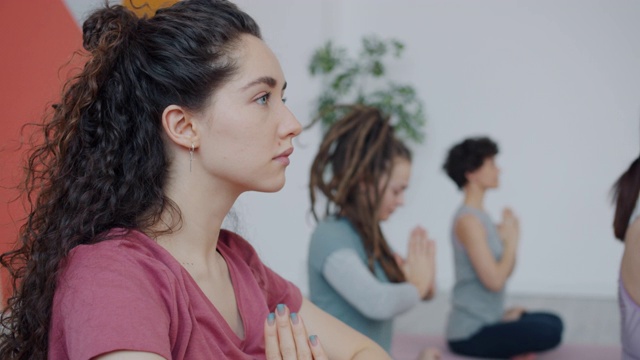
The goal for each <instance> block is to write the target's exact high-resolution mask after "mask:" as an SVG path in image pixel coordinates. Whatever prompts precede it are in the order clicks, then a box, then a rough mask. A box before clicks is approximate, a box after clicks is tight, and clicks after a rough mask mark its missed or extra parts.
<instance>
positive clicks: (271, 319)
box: [267, 313, 276, 325]
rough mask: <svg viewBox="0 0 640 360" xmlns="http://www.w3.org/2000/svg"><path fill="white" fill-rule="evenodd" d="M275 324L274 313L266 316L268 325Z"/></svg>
mask: <svg viewBox="0 0 640 360" xmlns="http://www.w3.org/2000/svg"><path fill="white" fill-rule="evenodd" d="M275 322H276V314H274V313H269V316H267V324H269V325H273V324H275Z"/></svg>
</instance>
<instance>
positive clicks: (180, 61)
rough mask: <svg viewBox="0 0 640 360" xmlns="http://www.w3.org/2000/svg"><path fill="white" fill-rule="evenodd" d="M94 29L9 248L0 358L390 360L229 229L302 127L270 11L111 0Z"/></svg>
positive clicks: (221, 3)
mask: <svg viewBox="0 0 640 360" xmlns="http://www.w3.org/2000/svg"><path fill="white" fill-rule="evenodd" d="M83 37H84V39H83V40H84V44H83V45H84V48H85V49H86V50H87V54H86V55H87V61H86V64H85V65H84V68H83V69H82V71H81V72H80V73H79V75H78V76H77V77H75V78H74V79H72V80H71V81H70V82H69V83H68V84H67V86H66V87H65V89H64V90H63V94H62V97H61V100H60V102H59V104H57V106H56V107H55V111H54V112H53V115H52V116H51V117H48V118H46V119H45V122H44V123H43V124H42V128H43V133H42V136H41V137H40V138H41V139H42V143H39V144H34V148H33V149H31V151H30V157H29V162H28V164H27V171H28V173H27V177H26V181H25V191H26V196H27V198H28V200H30V202H29V204H30V208H29V209H30V212H29V214H28V218H27V221H26V222H25V224H24V226H23V227H22V230H21V233H20V242H19V244H18V246H17V247H16V249H15V250H14V251H12V252H9V253H6V254H4V255H2V257H1V261H2V265H3V266H6V267H7V268H8V269H9V270H10V271H11V274H12V276H13V284H14V294H13V296H12V297H11V298H10V299H9V301H8V308H7V309H6V310H5V312H4V313H3V314H2V321H1V324H2V326H3V331H1V332H0V359H3V360H17V359H20V360H22V359H30V360H31V359H61V360H62V359H81V360H86V359H94V360H95V359H99V360H102V359H105V360H107V359H119V360H125V359H132V360H133V359H137V360H142V359H145V360H153V359H158V360H160V359H167V360H169V359H172V360H181V359H216V360H218V359H233V360H243V359H244V360H249V359H251V360H255V359H268V360H282V359H287V360H290V359H316V360H321V359H328V358H331V359H389V356H388V355H387V354H386V353H385V352H384V351H383V349H382V348H380V347H379V346H378V345H377V344H375V343H374V342H373V341H371V340H369V339H367V338H366V337H364V336H362V335H361V334H359V333H357V332H356V331H354V330H353V329H351V328H349V327H348V326H345V325H344V324H343V323H341V322H340V321H338V320H336V319H334V318H333V317H331V316H330V315H328V314H327V313H325V312H323V311H322V310H320V309H318V308H317V307H316V306H314V305H313V304H312V303H311V302H310V301H308V300H305V299H304V298H303V297H302V295H301V293H300V290H299V289H298V288H297V287H296V286H295V285H294V284H292V283H290V282H288V281H286V280H285V279H283V278H282V277H280V276H278V275H277V274H276V273H275V272H273V271H272V270H271V269H269V268H268V267H267V266H266V265H264V264H263V263H262V261H261V260H260V258H259V256H258V254H257V253H256V251H255V250H254V249H253V247H252V246H251V245H250V244H249V242H247V241H246V240H245V239H243V238H242V237H240V236H239V235H237V234H235V233H233V232H230V231H226V230H224V229H222V222H223V219H224V218H225V215H226V214H227V213H228V212H229V209H230V208H231V207H232V205H233V203H234V202H235V200H236V199H237V197H238V196H239V195H240V194H242V193H244V192H247V191H260V192H276V191H278V190H280V189H281V188H282V187H283V186H284V183H285V170H286V168H287V166H288V165H289V161H290V159H289V155H291V153H292V151H293V146H292V139H293V138H294V137H295V136H297V135H298V134H299V133H300V131H301V127H300V123H299V122H298V121H297V120H296V118H295V117H294V116H293V114H292V113H291V112H290V111H289V109H288V108H287V106H286V105H285V103H284V90H285V87H286V85H287V83H286V81H285V77H284V73H283V71H282V69H281V67H280V63H279V62H278V59H277V58H276V57H275V55H274V54H273V52H272V51H271V50H270V49H269V47H268V46H267V45H266V44H265V43H264V42H263V41H262V39H261V35H260V29H259V27H258V25H257V24H256V23H255V21H254V20H253V19H252V18H251V17H250V16H249V15H247V14H246V13H244V12H243V11H241V10H240V9H238V8H237V7H236V6H235V5H234V4H232V3H230V2H228V1H225V0H183V1H180V2H178V3H176V4H175V5H173V6H172V7H169V8H166V9H162V10H160V11H158V13H157V14H156V15H155V16H153V17H151V18H142V19H138V18H137V17H136V16H135V15H134V14H133V13H132V12H131V11H129V10H127V9H126V8H124V7H122V6H109V5H106V6H105V7H104V8H102V9H99V10H97V11H95V12H94V13H93V14H91V15H90V16H89V18H88V20H87V21H85V23H84V25H83ZM303 319H304V321H303ZM307 331H309V333H307ZM307 334H309V335H311V336H308V335H307ZM312 334H313V335H312ZM316 335H317V336H316Z"/></svg>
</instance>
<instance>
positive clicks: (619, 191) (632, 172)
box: [612, 157, 640, 241]
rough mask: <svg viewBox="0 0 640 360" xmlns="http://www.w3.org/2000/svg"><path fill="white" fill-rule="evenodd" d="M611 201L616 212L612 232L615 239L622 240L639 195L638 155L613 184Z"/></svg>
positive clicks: (639, 165) (639, 173)
mask: <svg viewBox="0 0 640 360" xmlns="http://www.w3.org/2000/svg"><path fill="white" fill-rule="evenodd" d="M612 195H613V196H612V198H613V203H614V205H615V206H616V212H615V215H614V217H613V233H614V235H615V236H616V238H617V239H619V240H620V241H624V236H625V234H626V233H627V228H628V227H629V221H630V220H631V215H633V209H634V208H635V207H636V203H637V202H638V196H639V195H640V157H638V158H636V159H635V160H634V161H633V162H632V163H631V165H629V168H628V169H627V170H626V171H625V172H624V173H623V174H622V175H620V178H618V180H617V181H616V183H615V184H614V185H613V189H612Z"/></svg>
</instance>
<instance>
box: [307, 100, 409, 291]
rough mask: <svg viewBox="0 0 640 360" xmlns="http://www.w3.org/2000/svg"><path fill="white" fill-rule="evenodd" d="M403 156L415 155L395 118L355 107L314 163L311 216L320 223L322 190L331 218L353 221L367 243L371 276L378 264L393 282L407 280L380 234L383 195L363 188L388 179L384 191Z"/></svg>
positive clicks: (330, 133)
mask: <svg viewBox="0 0 640 360" xmlns="http://www.w3.org/2000/svg"><path fill="white" fill-rule="evenodd" d="M398 157H399V158H402V159H405V160H407V161H411V152H410V151H409V149H408V148H407V147H406V146H405V145H404V143H402V141H400V140H399V139H397V138H396V137H395V135H394V130H393V127H392V126H391V124H390V123H389V118H388V117H386V116H384V115H383V114H382V112H380V110H379V109H377V108H373V107H365V106H355V107H354V108H353V110H352V111H351V112H350V113H348V114H347V115H346V116H344V117H343V118H342V119H340V120H338V121H337V122H335V123H334V124H333V125H332V126H331V127H330V128H329V129H328V130H327V133H326V134H325V136H324V139H323V140H322V143H321V144H320V148H319V150H318V153H317V154H316V157H315V159H314V160H313V165H312V166H311V180H310V182H309V195H310V197H311V212H312V214H313V216H314V218H315V219H316V221H317V220H318V215H317V213H316V210H315V204H316V190H319V191H320V192H321V193H322V194H323V195H324V196H325V197H326V198H327V204H326V208H325V216H329V215H340V216H344V217H346V218H347V219H349V221H350V222H351V223H352V224H353V226H354V227H355V229H356V231H357V232H358V233H359V235H360V237H361V239H362V242H363V245H364V249H365V253H366V254H367V260H368V267H369V269H370V270H371V272H373V269H374V264H375V261H378V262H379V263H380V265H381V266H382V269H383V270H384V272H385V274H386V275H387V278H388V279H389V280H390V281H392V282H402V281H405V278H404V273H403V272H402V270H401V269H400V268H399V267H398V264H397V263H396V261H395V258H394V256H393V251H392V250H391V247H390V246H389V244H388V243H387V241H386V239H385V238H384V235H383V234H382V230H381V229H380V223H379V221H378V209H379V207H380V203H381V193H380V192H378V191H374V192H373V195H374V196H373V198H372V196H370V195H371V194H370V192H368V191H362V188H363V185H364V187H365V188H374V189H378V183H379V181H380V179H382V178H384V177H385V175H387V176H386V178H387V183H385V184H384V187H383V190H382V192H384V189H386V187H387V185H388V179H389V176H388V175H389V174H391V171H392V166H393V160H394V159H396V158H398Z"/></svg>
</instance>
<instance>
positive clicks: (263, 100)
mask: <svg viewBox="0 0 640 360" xmlns="http://www.w3.org/2000/svg"><path fill="white" fill-rule="evenodd" d="M269 95H271V94H264V95H262V96H260V97H259V98H258V99H257V100H256V102H257V103H258V104H260V105H266V104H267V102H269Z"/></svg>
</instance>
